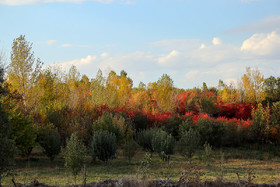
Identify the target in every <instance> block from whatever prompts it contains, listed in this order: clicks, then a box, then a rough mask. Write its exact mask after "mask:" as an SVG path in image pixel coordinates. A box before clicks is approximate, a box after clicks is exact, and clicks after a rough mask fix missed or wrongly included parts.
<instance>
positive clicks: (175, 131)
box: [162, 116, 183, 140]
mask: <svg viewBox="0 0 280 187" xmlns="http://www.w3.org/2000/svg"><path fill="white" fill-rule="evenodd" d="M182 122H183V119H182V118H180V117H178V116H173V117H172V118H170V119H168V120H167V121H166V122H165V123H164V124H163V126H162V129H163V130H164V131H166V132H167V133H168V134H171V135H172V136H173V137H174V138H176V139H177V140H178V139H179V129H180V128H179V126H180V124H181V123H182Z"/></svg>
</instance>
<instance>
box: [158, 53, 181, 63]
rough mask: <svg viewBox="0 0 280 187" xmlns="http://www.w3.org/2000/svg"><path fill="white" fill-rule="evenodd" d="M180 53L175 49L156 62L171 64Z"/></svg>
mask: <svg viewBox="0 0 280 187" xmlns="http://www.w3.org/2000/svg"><path fill="white" fill-rule="evenodd" d="M179 55H180V53H179V52H178V51H176V50H173V51H171V52H170V53H169V54H168V55H166V56H163V57H160V58H159V59H158V63H159V64H161V65H167V66H168V65H172V62H174V61H176V60H177V58H178V57H179Z"/></svg>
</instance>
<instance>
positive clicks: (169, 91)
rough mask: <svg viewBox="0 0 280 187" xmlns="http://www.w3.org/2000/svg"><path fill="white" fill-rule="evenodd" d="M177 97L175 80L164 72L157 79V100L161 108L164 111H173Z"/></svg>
mask: <svg viewBox="0 0 280 187" xmlns="http://www.w3.org/2000/svg"><path fill="white" fill-rule="evenodd" d="M175 98H176V93H175V89H174V85H173V80H172V79H171V78H170V77H169V76H168V75H167V74H163V75H162V76H161V78H160V79H159V80H158V81H157V94H156V101H157V104H158V108H159V110H160V111H163V112H171V111H173V110H174V103H175Z"/></svg>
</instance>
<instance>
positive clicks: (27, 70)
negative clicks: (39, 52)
mask: <svg viewBox="0 0 280 187" xmlns="http://www.w3.org/2000/svg"><path fill="white" fill-rule="evenodd" d="M35 61H36V63H35ZM34 66H35V67H34ZM41 66H42V62H41V61H40V59H37V60H35V57H34V52H33V51H32V44H31V43H30V42H28V41H26V39H25V36H24V35H20V36H19V37H18V38H16V39H14V41H13V44H12V51H11V62H10V64H9V66H8V74H7V82H8V83H9V84H10V88H11V91H17V92H18V93H19V94H20V95H21V96H22V99H23V104H24V106H25V107H26V101H27V99H28V95H29V91H30V89H31V88H32V86H33V84H34V83H35V81H36V79H37V77H38V74H39V72H40V70H41Z"/></svg>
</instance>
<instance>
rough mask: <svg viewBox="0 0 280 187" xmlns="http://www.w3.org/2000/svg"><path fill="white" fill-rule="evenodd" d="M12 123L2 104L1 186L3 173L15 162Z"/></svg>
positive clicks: (0, 133)
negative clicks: (11, 135)
mask: <svg viewBox="0 0 280 187" xmlns="http://www.w3.org/2000/svg"><path fill="white" fill-rule="evenodd" d="M10 130H11V128H10V124H9V120H8V117H7V113H6V112H5V111H4V110H3V109H2V104H1V105H0V145H1V146H0V186H1V178H2V174H3V173H4V172H6V171H7V170H8V169H9V167H10V166H11V165H12V164H13V163H14V156H15V151H16V150H15V146H14V142H13V141H12V139H11V138H10Z"/></svg>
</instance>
